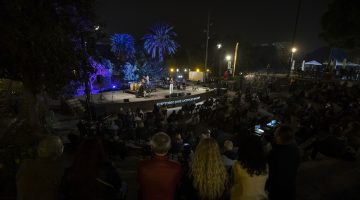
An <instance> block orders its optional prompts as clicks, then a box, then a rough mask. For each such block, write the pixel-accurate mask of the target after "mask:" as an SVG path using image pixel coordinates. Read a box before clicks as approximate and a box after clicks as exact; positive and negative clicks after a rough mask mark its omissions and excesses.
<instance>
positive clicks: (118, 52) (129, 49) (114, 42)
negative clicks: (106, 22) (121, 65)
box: [110, 33, 135, 61]
mask: <svg viewBox="0 0 360 200" xmlns="http://www.w3.org/2000/svg"><path fill="white" fill-rule="evenodd" d="M110 40H111V52H113V53H114V54H115V56H116V57H117V58H118V59H120V60H121V61H126V60H127V59H129V58H132V57H133V56H134V54H135V40H134V38H133V36H131V35H129V34H118V33H117V34H114V35H112V36H111V38H110Z"/></svg>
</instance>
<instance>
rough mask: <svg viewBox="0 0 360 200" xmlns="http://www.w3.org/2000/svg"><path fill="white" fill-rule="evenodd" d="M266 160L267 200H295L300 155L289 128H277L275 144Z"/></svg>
mask: <svg viewBox="0 0 360 200" xmlns="http://www.w3.org/2000/svg"><path fill="white" fill-rule="evenodd" d="M268 159H269V160H268V161H269V180H268V182H267V189H268V191H269V199H270V200H272V199H274V200H279V199H287V200H291V199H295V194H296V173H297V170H298V168H299V164H300V153H299V149H298V147H297V146H296V144H295V142H294V133H293V130H292V129H291V128H290V127H288V126H285V125H284V126H280V127H279V128H277V130H276V131H275V144H273V146H272V150H271V151H270V153H269V158H268Z"/></svg>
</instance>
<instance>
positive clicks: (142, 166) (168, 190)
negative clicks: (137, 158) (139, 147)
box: [138, 156, 181, 200]
mask: <svg viewBox="0 0 360 200" xmlns="http://www.w3.org/2000/svg"><path fill="white" fill-rule="evenodd" d="M180 178H181V165H180V164H178V163H176V162H173V161H170V160H169V159H168V157H167V156H153V158H152V159H151V160H144V161H141V162H140V163H139V165H138V182H139V186H140V194H139V199H144V200H159V199H161V200H172V199H174V197H175V192H176V189H177V186H178V185H179V182H180Z"/></svg>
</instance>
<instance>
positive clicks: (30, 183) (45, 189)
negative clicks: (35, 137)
mask: <svg viewBox="0 0 360 200" xmlns="http://www.w3.org/2000/svg"><path fill="white" fill-rule="evenodd" d="M63 149H64V146H63V144H62V142H61V140H60V138H59V137H57V136H47V137H45V138H44V139H42V140H41V141H40V143H39V146H38V149H37V152H38V158H37V159H34V160H24V162H22V163H21V165H20V168H19V171H18V173H17V176H16V186H17V199H18V200H56V199H57V196H58V191H59V188H60V183H61V178H62V176H63V174H64V165H63V164H62V162H61V161H60V160H59V157H60V156H61V155H62V153H63Z"/></svg>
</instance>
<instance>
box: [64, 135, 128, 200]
mask: <svg viewBox="0 0 360 200" xmlns="http://www.w3.org/2000/svg"><path fill="white" fill-rule="evenodd" d="M62 184H63V185H62V190H61V193H60V195H61V197H62V198H63V199H66V200H75V199H76V200H77V199H86V200H99V199H109V200H113V199H124V192H123V193H122V192H121V191H122V186H123V185H122V181H121V178H120V176H119V174H118V173H117V171H116V168H115V167H114V166H113V164H112V163H111V162H110V161H109V160H107V159H106V157H105V153H104V148H103V146H102V143H101V141H100V140H98V139H86V140H85V141H83V142H82V143H81V145H80V147H79V150H78V152H77V155H76V157H75V159H74V162H73V164H72V166H71V167H70V168H69V169H68V170H67V172H65V176H64V178H63V183H62Z"/></svg>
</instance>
